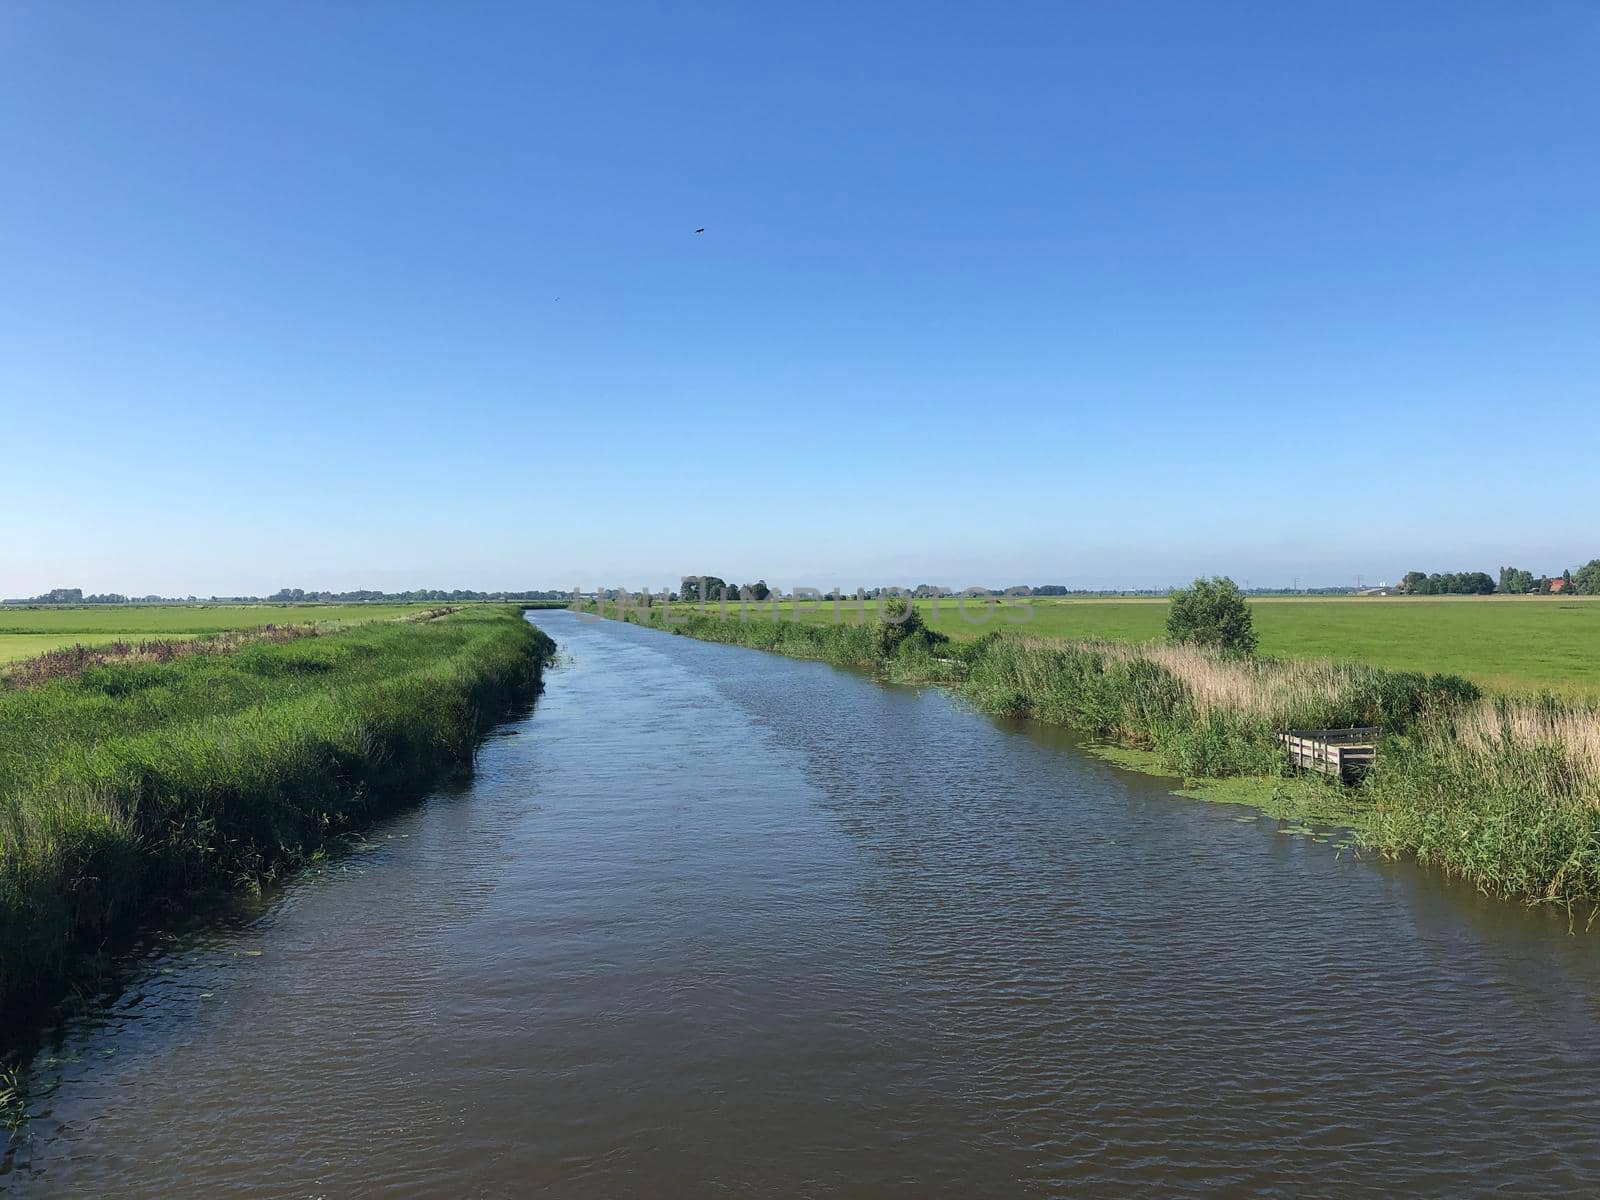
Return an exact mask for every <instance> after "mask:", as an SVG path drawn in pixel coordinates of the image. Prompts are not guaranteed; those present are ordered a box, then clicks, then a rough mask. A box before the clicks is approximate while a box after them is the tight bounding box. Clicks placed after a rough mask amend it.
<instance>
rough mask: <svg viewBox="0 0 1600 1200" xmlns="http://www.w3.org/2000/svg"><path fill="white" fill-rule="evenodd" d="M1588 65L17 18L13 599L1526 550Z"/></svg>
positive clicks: (179, 8) (1395, 12) (13, 26)
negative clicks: (46, 593)
mask: <svg viewBox="0 0 1600 1200" xmlns="http://www.w3.org/2000/svg"><path fill="white" fill-rule="evenodd" d="M1597 61H1600V6H1596V5H1594V4H1592V3H1579V2H1572V3H1562V2H1559V0H1553V2H1547V3H1538V4H1528V3H1522V2H1513V0H1506V2H1505V3H1473V2H1468V0H1457V2H1451V3H1438V4H1427V3H1415V4H1391V3H1374V4H1367V5H1362V4H1348V3H1338V4H1316V3H1296V4H1278V3H1259V4H1246V3H1215V4H1195V3H1173V4H1154V3H1147V4H1138V3H1106V4H1065V3H1051V4H1038V5H1026V4H1024V5H1009V6H1005V7H1004V8H1003V9H1002V8H1001V7H1000V6H989V5H975V4H949V5H945V4H929V3H918V4H904V5H890V4H874V5H861V4H807V5H753V4H689V3H681V4H680V3H656V4H640V5H627V4H616V5H594V4H573V5H553V6H543V5H540V6H535V5H531V4H530V5H517V4H509V3H507V4H488V5H481V6H474V5H467V4H450V5H445V4H437V5H384V4H376V3H372V4H359V3H347V4H331V5H330V4H316V5H304V6H298V5H292V4H277V5H245V4H224V5H202V4H189V3H185V4H171V5H168V4H128V5H118V6H110V5H74V4H59V3H40V4H32V3H20V4H19V3H10V4H7V5H5V6H4V7H0V430H3V433H4V437H5V441H6V453H5V455H4V459H3V462H4V469H3V472H0V594H5V595H18V594H31V593H32V592H35V591H38V590H40V589H43V588H46V587H51V586H82V587H84V588H86V589H90V590H103V589H112V588H115V589H117V590H123V591H132V592H145V591H161V592H172V591H177V592H191V591H193V592H196V593H199V594H211V593H213V592H219V593H233V592H262V591H270V590H273V589H275V588H277V587H281V586H286V585H287V586H301V587H308V588H310V587H318V588H320V587H332V588H345V587H357V586H377V587H409V586H417V585H428V586H472V587H486V588H487V587H524V586H570V585H571V584H573V583H581V584H582V585H584V586H586V587H588V586H593V585H594V584H596V583H604V584H615V583H625V584H629V585H632V586H638V585H641V584H646V585H652V586H659V585H660V584H662V583H664V582H670V581H673V580H675V579H676V578H677V576H678V575H679V574H680V573H682V572H685V571H693V570H710V571H714V572H717V573H720V574H725V575H728V576H729V577H737V578H741V579H742V578H746V577H749V578H754V577H756V576H764V577H765V578H767V579H768V580H769V581H774V582H780V583H785V584H788V585H795V584H805V585H816V586H822V587H827V586H831V585H833V584H835V583H843V584H846V585H851V586H853V585H855V584H857V583H866V584H874V583H886V582H924V581H925V582H934V583H942V584H947V585H949V586H954V587H961V586H965V585H968V584H972V583H992V584H1011V583H1016V582H1031V583H1042V582H1065V583H1069V584H1074V585H1078V586H1101V585H1122V586H1149V585H1160V584H1165V583H1168V582H1172V581H1177V580H1181V579H1184V578H1186V577H1189V576H1192V575H1194V574H1196V573H1198V572H1208V573H1209V572H1228V573H1231V574H1233V575H1234V576H1235V577H1236V578H1239V579H1241V580H1244V579H1249V580H1250V581H1251V582H1253V583H1255V584H1256V585H1262V584H1287V583H1288V582H1289V581H1290V580H1291V579H1292V578H1294V577H1298V578H1299V580H1300V582H1301V583H1302V584H1303V585H1304V584H1311V583H1341V582H1349V581H1352V580H1353V578H1354V576H1355V575H1356V574H1357V573H1361V574H1363V575H1364V576H1365V577H1366V579H1367V580H1368V581H1371V580H1374V579H1378V578H1382V577H1389V578H1396V577H1398V575H1399V574H1400V573H1402V572H1404V571H1405V570H1407V569H1409V568H1412V567H1417V568H1421V569H1430V570H1448V569H1482V570H1489V571H1493V570H1495V569H1496V568H1497V567H1498V566H1499V565H1500V564H1501V563H1502V562H1512V563H1515V564H1518V565H1523V566H1526V567H1529V568H1531V569H1533V570H1535V571H1536V572H1538V571H1555V570H1559V569H1560V568H1561V567H1564V566H1569V565H1572V564H1575V563H1577V562H1581V561H1583V560H1586V559H1588V558H1590V557H1594V556H1596V555H1600V526H1597V523H1596V521H1595V502H1594V500H1593V486H1592V480H1593V472H1594V468H1593V465H1592V457H1593V453H1594V447H1595V444H1596V441H1597V436H1600V286H1597V283H1596V281H1597V279H1600V154H1597V153H1596V148H1597V143H1596V133H1595V131H1596V130H1597V129H1600V88H1597V87H1596V86H1595V63H1596V62H1597ZM699 227H704V228H705V230H706V232H705V233H704V234H703V235H695V234H694V233H693V232H692V231H693V230H695V229H696V228H699Z"/></svg>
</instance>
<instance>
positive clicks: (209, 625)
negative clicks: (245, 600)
mask: <svg viewBox="0 0 1600 1200" xmlns="http://www.w3.org/2000/svg"><path fill="white" fill-rule="evenodd" d="M429 607H431V606H430V605H428V604H159V605H158V604H152V605H143V604H91V605H84V606H82V607H74V608H53V607H41V608H27V607H23V606H20V605H18V606H6V607H3V608H0V664H3V663H8V662H16V661H17V660H18V659H23V658H32V657H33V656H34V655H36V654H43V653H44V652H45V651H47V650H55V649H58V648H60V647H62V646H74V645H84V646H101V645H105V644H106V643H108V642H115V641H125V642H135V641H139V640H140V639H142V638H168V639H178V638H191V637H204V636H206V635H207V634H214V633H226V632H229V631H230V630H237V629H254V628H256V627H257V626H260V625H299V624H304V623H306V622H316V624H317V626H318V628H320V629H322V630H324V631H331V630H335V629H344V628H349V627H350V626H352V625H358V624H362V623H364V622H367V621H383V620H388V619H391V618H394V617H401V616H405V615H407V614H410V613H416V612H421V611H425V610H427V609H428V608H429ZM435 607H436V606H435Z"/></svg>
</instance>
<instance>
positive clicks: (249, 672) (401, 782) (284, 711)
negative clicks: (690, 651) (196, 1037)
mask: <svg viewBox="0 0 1600 1200" xmlns="http://www.w3.org/2000/svg"><path fill="white" fill-rule="evenodd" d="M257 611H259V610H257ZM250 623H251V624H259V623H260V621H259V619H256V620H253V621H252V622H250ZM146 632H156V631H154V630H147V631H146ZM162 632H166V633H171V632H174V631H173V630H170V629H169V630H164V631H162ZM551 649H552V643H551V642H550V640H549V638H548V637H547V636H546V635H544V634H543V633H541V632H539V631H538V630H536V629H535V628H534V627H533V626H532V625H530V624H529V623H528V622H526V621H524V620H523V619H522V616H521V612H520V608H519V607H517V606H508V605H491V606H482V607H475V608H472V609H467V610H464V611H461V612H457V613H454V614H452V615H450V616H446V617H442V618H439V619H437V620H433V621H426V622H420V623H419V622H394V621H389V622H373V623H366V624H362V625H360V626H357V627H354V628H351V629H348V630H345V631H343V632H337V633H333V634H331V635H327V636H322V637H316V638H307V639H302V640H298V641H293V642H286V643H254V644H250V645H247V646H245V647H243V648H241V649H239V650H237V651H235V652H233V653H231V654H226V655H221V656H214V657H197V658H189V659H183V660H180V661H176V662H171V663H163V664H154V663H126V664H117V665H111V666H105V667H97V668H94V669H91V670H89V671H88V672H86V673H85V674H83V675H82V676H80V677H78V678H72V679H59V680H55V681H53V682H50V683H46V684H42V685H40V686H38V687H33V688H28V689H21V690H12V691H9V692H0V1011H4V1010H6V1009H8V1008H9V1009H16V1008H19V1007H21V1006H23V1005H24V1004H26V1003H27V1002H29V1001H38V1000H40V999H42V998H48V997H49V996H50V995H51V994H53V993H54V992H55V991H56V990H57V989H58V988H59V986H60V985H61V984H62V982H63V981H64V980H66V979H67V978H69V977H70V976H71V975H72V974H73V973H74V972H75V971H76V970H77V969H78V968H79V967H81V965H82V964H83V963H84V962H85V961H86V960H92V958H93V952H94V951H95V949H96V948H97V947H99V946H101V945H102V944H104V943H105V942H106V940H107V939H110V938H113V937H115V936H116V935H117V934H118V933H119V932H121V931H123V930H125V929H126V928H127V927H128V926H129V925H130V923H132V922H133V921H135V920H137V919H138V918H139V917H140V916H141V915H143V914H144V913H146V912H148V911H149V910H150V908H151V907H152V905H154V904H156V903H157V902H160V901H163V900H166V899H169V898H173V897H182V896H184V895H186V894H188V893H190V892H193V891H196V890H204V889H211V888H216V887H232V886H238V885H240V884H249V883H252V882H254V881H257V880H259V879H261V878H262V877H264V876H269V875H271V874H273V873H274V872H276V871H279V870H282V869H284V868H286V867H292V866H294V865H295V864H297V863H298V862H300V861H301V860H302V859H303V858H305V856H307V855H308V854H312V853H315V852H316V851H317V850H318V849H319V848H320V847H321V846H323V845H324V844H325V843H326V842H327V841H328V839H329V838H330V837H335V836H337V835H338V834H339V832H340V831H341V830H343V829H346V828H349V827H351V826H353V825H355V824H357V823H359V822H361V821H364V820H366V819H368V818H369V817H371V816H372V815H373V814H375V813H377V812H378V811H380V810H381V809H383V808H385V807H387V806H390V805H393V804H394V803H396V802H398V801H400V800H402V799H405V798H407V797H409V796H412V795H414V794H415V793H416V792H417V790H418V789H419V788H420V787H421V786H423V785H424V784H425V783H427V782H428V781H429V780H431V779H433V778H435V777H437V776H438V775H440V774H441V773H443V772H447V771H450V770H454V769H460V768H464V767H467V766H469V765H470V763H471V761H472V758H473V755H474V752H475V748H476V746H477V743H478V740H479V738H480V737H481V736H482V734H483V733H484V732H485V731H486V729H487V728H488V726H489V725H490V724H491V723H492V722H493V721H494V720H496V719H497V718H498V717H499V716H500V715H501V714H502V713H504V712H505V711H506V709H507V707H508V706H509V705H511V704H513V703H515V702H517V701H518V700H520V699H524V698H527V697H531V696H532V695H533V694H534V692H535V691H536V690H537V687H538V683H539V679H540V675H541V673H542V669H543V664H544V662H545V660H546V658H547V657H548V655H549V653H550V651H551Z"/></svg>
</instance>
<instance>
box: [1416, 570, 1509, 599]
mask: <svg viewBox="0 0 1600 1200" xmlns="http://www.w3.org/2000/svg"><path fill="white" fill-rule="evenodd" d="M1400 590H1401V591H1402V592H1404V593H1405V594H1406V595H1408V596H1487V595H1488V594H1489V593H1490V592H1492V591H1494V580H1493V579H1491V578H1490V577H1489V576H1488V575H1486V574H1484V573H1483V572H1482V571H1460V572H1456V571H1447V572H1445V573H1444V574H1442V575H1441V574H1438V573H1435V574H1432V575H1428V574H1426V573H1424V572H1422V571H1407V572H1406V577H1405V578H1404V579H1402V580H1401V581H1400Z"/></svg>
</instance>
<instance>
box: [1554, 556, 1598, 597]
mask: <svg viewBox="0 0 1600 1200" xmlns="http://www.w3.org/2000/svg"><path fill="white" fill-rule="evenodd" d="M1562 575H1563V577H1564V578H1565V579H1566V580H1567V586H1568V587H1571V586H1572V585H1573V584H1576V585H1577V589H1578V592H1579V594H1580V595H1584V596H1600V558H1591V559H1590V560H1589V561H1588V562H1586V563H1584V564H1583V566H1581V567H1579V568H1578V569H1577V570H1576V571H1564V572H1562Z"/></svg>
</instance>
